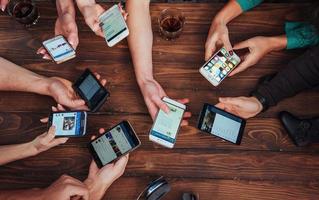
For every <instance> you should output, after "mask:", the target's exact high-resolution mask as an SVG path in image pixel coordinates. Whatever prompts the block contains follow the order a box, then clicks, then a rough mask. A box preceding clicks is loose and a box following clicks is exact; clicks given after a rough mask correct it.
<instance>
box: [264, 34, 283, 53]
mask: <svg viewBox="0 0 319 200" xmlns="http://www.w3.org/2000/svg"><path fill="white" fill-rule="evenodd" d="M268 40H269V43H268V44H271V45H272V50H273V51H280V50H283V49H285V48H286V47H287V36H286V35H279V36H273V37H269V38H268Z"/></svg>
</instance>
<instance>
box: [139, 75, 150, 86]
mask: <svg viewBox="0 0 319 200" xmlns="http://www.w3.org/2000/svg"><path fill="white" fill-rule="evenodd" d="M136 80H137V83H138V85H139V86H140V87H142V86H143V85H144V84H145V83H147V82H152V81H154V77H153V75H152V74H151V75H146V74H142V75H136Z"/></svg>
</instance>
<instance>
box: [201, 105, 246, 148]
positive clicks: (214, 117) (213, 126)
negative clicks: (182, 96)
mask: <svg viewBox="0 0 319 200" xmlns="http://www.w3.org/2000/svg"><path fill="white" fill-rule="evenodd" d="M245 125H246V121H245V120H244V119H242V118H240V117H238V116H236V115H233V114H231V113H228V112H226V111H224V110H221V109H219V108H217V107H215V106H213V105H210V104H207V103H205V104H204V107H203V109H202V111H201V114H200V116H199V120H198V125H197V128H198V129H199V130H201V131H204V132H206V133H209V134H212V135H214V136H217V137H219V138H222V139H224V140H227V141H229V142H231V143H234V144H238V145H239V144H240V142H241V139H242V136H243V133H244V129H245Z"/></svg>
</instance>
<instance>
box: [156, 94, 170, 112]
mask: <svg viewBox="0 0 319 200" xmlns="http://www.w3.org/2000/svg"><path fill="white" fill-rule="evenodd" d="M153 101H154V103H155V104H156V105H157V106H158V107H159V108H160V109H161V110H163V111H164V112H165V113H166V114H168V113H169V112H170V109H169V107H168V106H167V105H166V103H164V101H162V99H160V98H159V97H155V98H154V99H153Z"/></svg>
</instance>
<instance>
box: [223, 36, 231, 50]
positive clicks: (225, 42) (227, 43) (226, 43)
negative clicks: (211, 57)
mask: <svg viewBox="0 0 319 200" xmlns="http://www.w3.org/2000/svg"><path fill="white" fill-rule="evenodd" d="M222 40H223V45H224V47H225V49H226V50H227V51H228V52H230V51H232V49H233V47H232V45H231V43H230V41H229V37H228V34H225V35H223V37H222Z"/></svg>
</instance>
